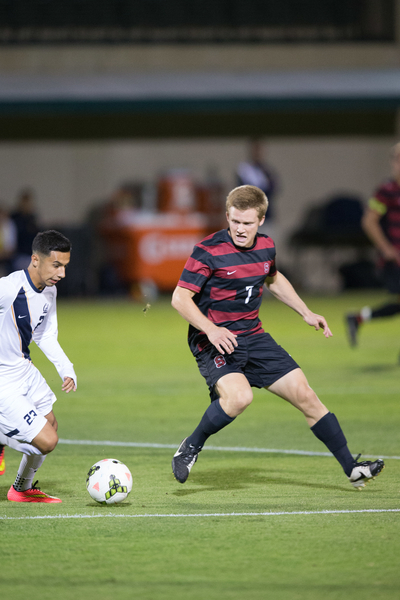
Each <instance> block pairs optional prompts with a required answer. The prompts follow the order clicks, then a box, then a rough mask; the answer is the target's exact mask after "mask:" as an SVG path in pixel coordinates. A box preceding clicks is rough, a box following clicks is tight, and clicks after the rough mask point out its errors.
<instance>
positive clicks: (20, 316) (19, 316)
mask: <svg viewBox="0 0 400 600" xmlns="http://www.w3.org/2000/svg"><path fill="white" fill-rule="evenodd" d="M27 316H28V315H18V319H25V317H27Z"/></svg>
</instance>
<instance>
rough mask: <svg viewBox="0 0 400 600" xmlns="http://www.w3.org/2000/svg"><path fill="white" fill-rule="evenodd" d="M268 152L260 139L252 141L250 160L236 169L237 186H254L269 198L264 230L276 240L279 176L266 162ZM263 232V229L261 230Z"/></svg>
mask: <svg viewBox="0 0 400 600" xmlns="http://www.w3.org/2000/svg"><path fill="white" fill-rule="evenodd" d="M266 154H267V151H266V149H265V146H264V145H263V143H262V141H261V140H260V139H257V138H256V139H252V140H250V142H249V147H248V159H247V160H246V161H243V162H241V163H239V165H238V167H237V169H236V181H237V185H238V186H241V185H254V186H255V187H258V188H260V190H262V191H263V192H264V194H265V195H266V196H267V198H268V202H269V205H268V212H267V214H266V215H265V224H264V229H268V235H271V236H272V237H273V238H274V239H275V238H276V230H275V229H276V206H275V198H276V194H277V192H278V189H279V181H278V176H277V174H276V172H275V171H274V169H272V168H271V167H270V165H269V164H268V162H267V160H266V158H265V157H266ZM261 231H263V229H261Z"/></svg>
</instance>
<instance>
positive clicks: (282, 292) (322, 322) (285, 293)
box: [265, 271, 332, 338]
mask: <svg viewBox="0 0 400 600" xmlns="http://www.w3.org/2000/svg"><path fill="white" fill-rule="evenodd" d="M265 285H266V286H267V288H268V289H269V291H270V292H271V294H272V295H273V296H275V298H277V299H278V300H280V301H281V302H283V303H284V304H286V305H287V306H289V307H290V308H292V309H293V310H295V311H296V312H297V313H298V314H299V315H301V316H302V317H303V319H304V321H305V322H306V323H307V325H310V326H311V327H314V328H315V330H316V331H318V330H319V329H322V330H323V333H324V336H325V337H326V338H328V337H331V336H332V332H331V330H330V329H329V327H328V323H327V322H326V319H325V318H324V317H323V316H322V315H317V314H315V313H313V312H312V311H311V310H310V309H309V308H308V306H307V305H306V303H305V302H303V300H302V299H301V298H300V296H299V295H298V293H297V292H296V290H295V289H294V287H293V286H292V284H291V283H290V282H289V281H288V280H287V279H286V277H285V276H284V275H282V273H279V271H278V272H277V274H276V275H274V276H273V277H267V279H266V281H265Z"/></svg>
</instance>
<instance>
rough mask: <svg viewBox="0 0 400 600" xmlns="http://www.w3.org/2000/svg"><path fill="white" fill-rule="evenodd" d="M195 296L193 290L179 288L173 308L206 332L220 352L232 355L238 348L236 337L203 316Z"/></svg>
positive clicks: (174, 297)
mask: <svg viewBox="0 0 400 600" xmlns="http://www.w3.org/2000/svg"><path fill="white" fill-rule="evenodd" d="M194 294H195V292H193V291H192V290H189V289H187V288H183V287H180V286H177V287H176V288H175V291H174V293H173V294H172V302H171V304H172V306H173V308H175V310H177V311H178V313H179V314H180V315H181V317H183V318H184V319H185V321H187V322H188V323H190V324H191V325H193V327H195V328H196V329H198V330H199V331H204V333H205V334H206V336H207V337H208V339H209V340H210V342H211V343H212V344H213V345H214V346H215V347H216V348H217V350H218V352H221V354H225V352H227V353H228V354H232V352H233V351H234V350H235V347H236V346H237V341H236V335H235V334H234V333H232V332H231V331H229V329H226V328H225V327H218V326H217V325H215V324H214V323H213V322H212V321H210V319H208V318H207V317H206V316H205V315H203V313H202V312H201V310H200V309H199V308H198V307H197V305H196V304H195V303H194V302H193V300H192V298H193V296H194Z"/></svg>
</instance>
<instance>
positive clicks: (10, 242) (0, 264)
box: [0, 205, 17, 277]
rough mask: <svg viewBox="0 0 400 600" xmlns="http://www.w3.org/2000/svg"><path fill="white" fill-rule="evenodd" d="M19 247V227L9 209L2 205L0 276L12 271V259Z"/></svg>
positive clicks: (0, 216)
mask: <svg viewBox="0 0 400 600" xmlns="http://www.w3.org/2000/svg"><path fill="white" fill-rule="evenodd" d="M16 248H17V228H16V227H15V224H14V222H13V220H12V219H10V217H9V216H8V211H7V210H6V209H5V208H4V206H1V205H0V277H4V275H8V274H9V273H10V271H11V261H12V258H13V255H14V253H15V250H16Z"/></svg>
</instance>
